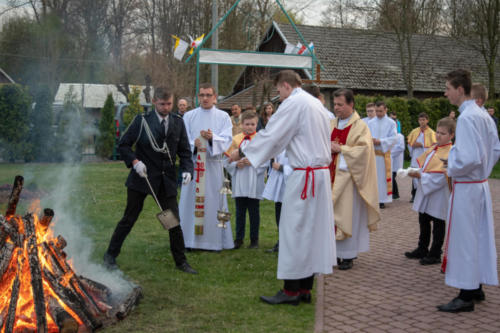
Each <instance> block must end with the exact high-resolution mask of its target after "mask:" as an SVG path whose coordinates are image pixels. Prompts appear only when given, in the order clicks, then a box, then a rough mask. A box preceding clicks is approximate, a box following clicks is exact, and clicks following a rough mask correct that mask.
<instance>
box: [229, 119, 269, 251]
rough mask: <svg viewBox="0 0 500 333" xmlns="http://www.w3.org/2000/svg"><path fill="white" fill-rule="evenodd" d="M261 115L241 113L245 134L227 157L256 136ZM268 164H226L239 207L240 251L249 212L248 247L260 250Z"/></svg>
mask: <svg viewBox="0 0 500 333" xmlns="http://www.w3.org/2000/svg"><path fill="white" fill-rule="evenodd" d="M258 121H259V116H258V115H257V113H256V112H255V111H252V110H250V111H245V112H243V113H242V114H241V127H242V129H243V132H242V133H239V134H237V135H235V136H234V137H233V142H232V144H231V147H229V149H228V151H227V152H226V155H227V156H229V155H230V154H231V152H232V151H233V150H238V149H239V148H244V147H245V146H246V145H247V144H248V143H250V141H251V140H252V138H253V137H254V136H255V135H256V134H257V132H256V129H257V123H258ZM267 165H268V163H265V164H263V165H261V166H259V167H256V168H254V167H253V166H252V165H251V164H250V162H249V161H248V159H246V158H243V159H241V160H239V161H235V162H230V163H229V161H228V160H226V161H225V167H226V170H227V171H228V172H229V174H230V175H231V179H232V191H233V198H234V199H235V204H236V237H235V240H234V248H235V249H239V248H240V247H241V246H242V245H243V239H244V238H245V220H246V212H247V210H248V215H249V216H250V246H249V247H248V248H251V249H256V248H258V247H259V225H260V212H259V204H260V200H261V199H262V192H263V191H264V186H265V184H264V173H265V171H266V169H267Z"/></svg>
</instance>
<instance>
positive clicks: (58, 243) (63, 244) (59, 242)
mask: <svg viewBox="0 0 500 333" xmlns="http://www.w3.org/2000/svg"><path fill="white" fill-rule="evenodd" d="M54 245H55V247H56V248H57V249H58V250H60V251H62V249H64V248H65V247H66V245H68V243H66V240H65V239H64V237H63V236H61V235H59V236H57V240H56V243H55V244H54Z"/></svg>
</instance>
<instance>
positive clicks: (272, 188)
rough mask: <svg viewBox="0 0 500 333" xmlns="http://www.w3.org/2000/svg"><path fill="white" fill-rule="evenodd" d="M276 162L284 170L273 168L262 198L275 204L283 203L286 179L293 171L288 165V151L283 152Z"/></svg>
mask: <svg viewBox="0 0 500 333" xmlns="http://www.w3.org/2000/svg"><path fill="white" fill-rule="evenodd" d="M275 162H277V163H279V164H280V165H282V166H283V170H282V171H281V170H275V169H273V168H271V171H269V175H268V177H267V182H266V187H264V193H262V197H263V198H264V199H267V200H272V201H274V202H283V197H284V196H285V184H286V178H287V177H288V176H289V175H290V174H291V173H292V171H293V169H292V168H291V167H290V165H289V164H288V157H286V150H283V151H282V152H281V153H280V154H279V155H278V156H276V159H275Z"/></svg>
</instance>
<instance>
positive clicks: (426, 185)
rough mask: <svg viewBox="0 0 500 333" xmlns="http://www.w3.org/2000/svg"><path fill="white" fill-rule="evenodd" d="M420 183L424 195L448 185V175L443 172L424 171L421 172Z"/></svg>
mask: <svg viewBox="0 0 500 333" xmlns="http://www.w3.org/2000/svg"><path fill="white" fill-rule="evenodd" d="M420 183H421V184H422V192H423V194H424V196H427V195H429V194H431V193H432V192H435V191H438V190H441V189H442V188H443V187H444V186H447V181H446V176H445V175H444V174H442V173H427V172H423V173H421V174H420Z"/></svg>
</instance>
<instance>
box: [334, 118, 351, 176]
mask: <svg viewBox="0 0 500 333" xmlns="http://www.w3.org/2000/svg"><path fill="white" fill-rule="evenodd" d="M351 127H352V124H351V125H349V126H347V127H346V128H344V129H338V128H334V129H333V131H332V136H331V141H332V142H335V143H337V144H339V145H345V143H346V141H347V136H348V135H349V131H350V130H351ZM337 155H338V153H332V163H330V166H329V169H330V178H331V179H332V184H333V182H334V181H335V170H336V169H337Z"/></svg>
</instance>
